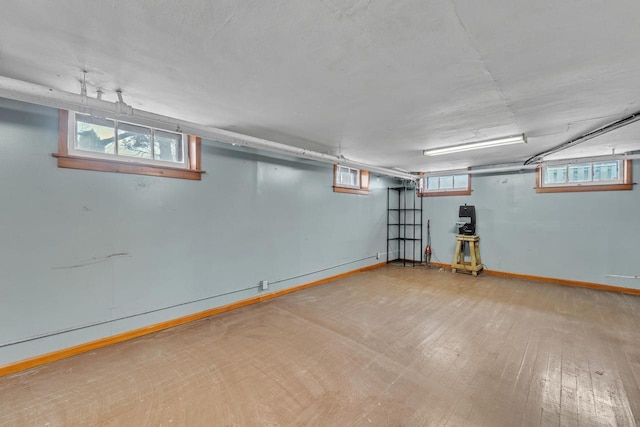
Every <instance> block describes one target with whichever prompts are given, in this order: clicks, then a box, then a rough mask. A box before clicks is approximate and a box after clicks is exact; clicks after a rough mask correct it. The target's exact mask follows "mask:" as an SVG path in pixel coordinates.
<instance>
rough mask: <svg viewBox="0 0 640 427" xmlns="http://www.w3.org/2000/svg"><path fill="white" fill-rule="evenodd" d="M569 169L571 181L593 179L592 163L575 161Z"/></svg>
mask: <svg viewBox="0 0 640 427" xmlns="http://www.w3.org/2000/svg"><path fill="white" fill-rule="evenodd" d="M568 169H569V170H568V177H569V182H586V181H591V163H574V164H571V165H569V167H568Z"/></svg>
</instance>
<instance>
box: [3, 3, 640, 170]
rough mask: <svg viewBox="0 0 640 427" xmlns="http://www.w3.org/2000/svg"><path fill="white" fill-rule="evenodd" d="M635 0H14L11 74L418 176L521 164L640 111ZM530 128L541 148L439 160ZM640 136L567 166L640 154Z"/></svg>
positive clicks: (598, 145)
mask: <svg viewBox="0 0 640 427" xmlns="http://www.w3.org/2000/svg"><path fill="white" fill-rule="evenodd" d="M639 45H640V2H638V1H637V0H610V1H604V0H598V1H596V0H562V1H548V0H547V1H531V0H485V1H477V0H475V1H474V0H450V1H444V0H442V1H428V0H402V1H398V0H368V1H365V0H360V1H357V0H352V1H349V0H344V1H339V0H324V1H321V0H316V1H312V0H309V1H293V0H289V1H275V0H274V1H268V2H267V1H210V0H189V1H184V0H183V1H175V0H171V1H167V0H139V1H128V2H123V1H117V0H102V1H86V0H56V1H50V0H30V1H24V0H3V2H2V13H1V14H0V75H3V76H6V77H11V78H16V79H20V80H25V81H29V82H34V83H38V84H42V85H47V86H49V87H53V88H56V89H62V90H66V91H70V92H74V93H79V91H80V84H79V80H80V79H81V78H82V75H83V73H82V70H87V75H86V79H87V83H88V89H89V95H90V96H95V92H96V90H97V89H98V88H100V89H102V90H103V91H104V92H105V95H104V99H108V100H114V101H115V100H116V95H115V93H114V91H115V90H116V89H122V90H123V92H124V100H125V102H127V103H128V104H130V105H132V106H133V107H134V108H138V109H143V110H147V111H151V112H154V113H158V114H164V115H168V116H172V117H176V118H180V119H184V120H189V121H193V122H197V123H200V124H203V125H211V126H216V127H221V128H225V129H229V130H234V131H237V132H240V133H244V134H247V135H252V136H257V137H262V138H266V139H271V140H274V141H278V142H283V143H286V144H290V145H295V146H299V147H305V148H311V149H313V150H316V151H321V152H329V153H332V154H338V153H339V154H342V155H344V156H345V157H348V158H350V159H353V160H360V161H364V162H368V163H372V164H376V165H379V166H388V167H400V168H403V169H407V170H411V171H432V170H443V169H454V168H460V167H466V166H478V165H488V164H499V163H508V162H520V161H524V160H526V159H527V158H529V157H531V156H532V155H534V154H537V153H538V152H540V151H543V150H545V149H548V148H550V147H553V146H556V145H559V144H561V143H562V142H565V141H567V140H570V139H573V138H575V137H577V136H579V135H581V134H582V133H585V132H587V131H589V130H592V129H594V128H597V127H600V126H602V125H604V124H607V123H609V122H612V121H614V120H618V119H620V118H622V117H624V116H625V115H628V114H631V113H633V112H636V111H637V110H640V103H639V102H638V99H639V92H640V83H639V77H638V76H640V55H638V54H637V53H636V52H637V46H639ZM519 133H525V134H526V135H527V137H528V140H529V142H528V144H526V145H523V146H509V147H504V148H492V149H486V150H479V151H470V152H465V153H458V154H452V155H446V156H439V157H428V158H427V157H424V156H422V150H424V149H426V148H434V147H441V146H447V145H456V144H459V143H462V142H466V141H474V140H483V139H488V138H494V137H501V136H509V135H513V134H519ZM639 133H640V125H638V124H635V125H631V126H629V127H628V128H625V129H623V130H620V131H616V132H615V133H612V134H609V135H607V136H602V137H599V138H597V139H595V140H592V141H589V142H588V143H585V144H583V145H581V146H579V147H576V148H573V149H571V150H570V151H566V152H563V153H562V154H561V155H559V154H557V155H555V156H554V158H558V157H562V156H581V155H597V154H610V153H611V152H612V150H615V152H616V153H619V152H623V151H628V150H637V149H640V142H639V141H638V134H639Z"/></svg>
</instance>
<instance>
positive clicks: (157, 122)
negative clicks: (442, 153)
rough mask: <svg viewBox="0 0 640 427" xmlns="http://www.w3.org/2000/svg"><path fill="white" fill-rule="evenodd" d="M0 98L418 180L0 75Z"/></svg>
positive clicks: (349, 161)
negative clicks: (106, 117)
mask: <svg viewBox="0 0 640 427" xmlns="http://www.w3.org/2000/svg"><path fill="white" fill-rule="evenodd" d="M0 97H3V98H8V99H13V100H16V101H23V102H28V103H31V104H38V105H43V106H47V107H53V108H60V109H65V110H71V111H78V112H81V113H85V114H91V115H94V116H99V117H105V116H108V117H112V118H120V119H122V120H126V121H129V122H132V123H136V124H140V125H145V126H150V127H157V128H161V129H167V130H175V131H176V132H181V133H188V134H191V135H196V136H200V137H202V138H204V139H210V140H214V141H219V142H223V143H227V144H233V145H237V146H243V147H251V148H255V149H258V150H264V151H268V152H273V153H279V154H286V155H290V156H294V157H298V158H303V159H310V160H316V161H319V162H324V163H331V164H339V165H344V166H350V167H353V168H357V169H365V170H368V171H370V172H373V173H378V174H381V175H386V176H392V177H396V178H401V179H405V180H410V181H415V180H416V179H418V176H416V175H412V174H410V173H406V172H401V171H398V170H395V169H391V168H385V167H380V166H375V165H370V164H366V163H363V162H358V161H355V160H349V159H346V158H344V157H342V156H334V155H330V154H324V153H319V152H317V151H312V150H306V149H304V148H299V147H294V146H291V145H286V144H282V143H279V142H274V141H269V140H266V139H262V138H256V137H253V136H249V135H243V134H240V133H237V132H231V131H227V130H224V129H219V128H216V127H213V126H205V125H200V124H197V123H193V122H188V121H185V120H180V119H176V118H173V117H167V116H162V115H159V114H154V113H150V112H147V111H142V110H137V109H134V108H132V107H131V106H130V105H127V104H125V103H124V102H122V101H118V102H109V101H104V100H102V99H95V98H89V97H87V96H83V95H79V94H74V93H70V92H65V91H61V90H57V89H53V88H48V87H45V86H41V85H37V84H33V83H28V82H24V81H21V80H16V79H11V78H8V77H2V76H0Z"/></svg>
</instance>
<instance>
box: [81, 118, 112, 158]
mask: <svg viewBox="0 0 640 427" xmlns="http://www.w3.org/2000/svg"><path fill="white" fill-rule="evenodd" d="M115 140H116V131H115V125H114V122H113V120H108V119H99V118H97V117H91V116H84V115H79V114H76V147H75V148H77V149H78V150H86V151H93V152H96V153H107V154H114V147H115Z"/></svg>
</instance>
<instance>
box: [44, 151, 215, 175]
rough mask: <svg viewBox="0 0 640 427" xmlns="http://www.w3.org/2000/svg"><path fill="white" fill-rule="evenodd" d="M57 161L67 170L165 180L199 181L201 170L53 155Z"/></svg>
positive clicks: (59, 165)
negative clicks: (157, 177)
mask: <svg viewBox="0 0 640 427" xmlns="http://www.w3.org/2000/svg"><path fill="white" fill-rule="evenodd" d="M51 155H52V156H53V157H56V158H57V159H58V167H60V168H69V169H82V170H90V171H99V172H115V173H128V174H135V175H150V176H162V177H167V178H180V179H190V180H195V181H200V180H201V179H202V177H201V175H202V174H203V173H205V171H203V170H194V169H182V168H172V167H170V166H156V165H145V164H141V163H132V162H126V161H122V160H106V159H91V158H86V157H77V156H70V155H67V154H60V153H53V154H51Z"/></svg>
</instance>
